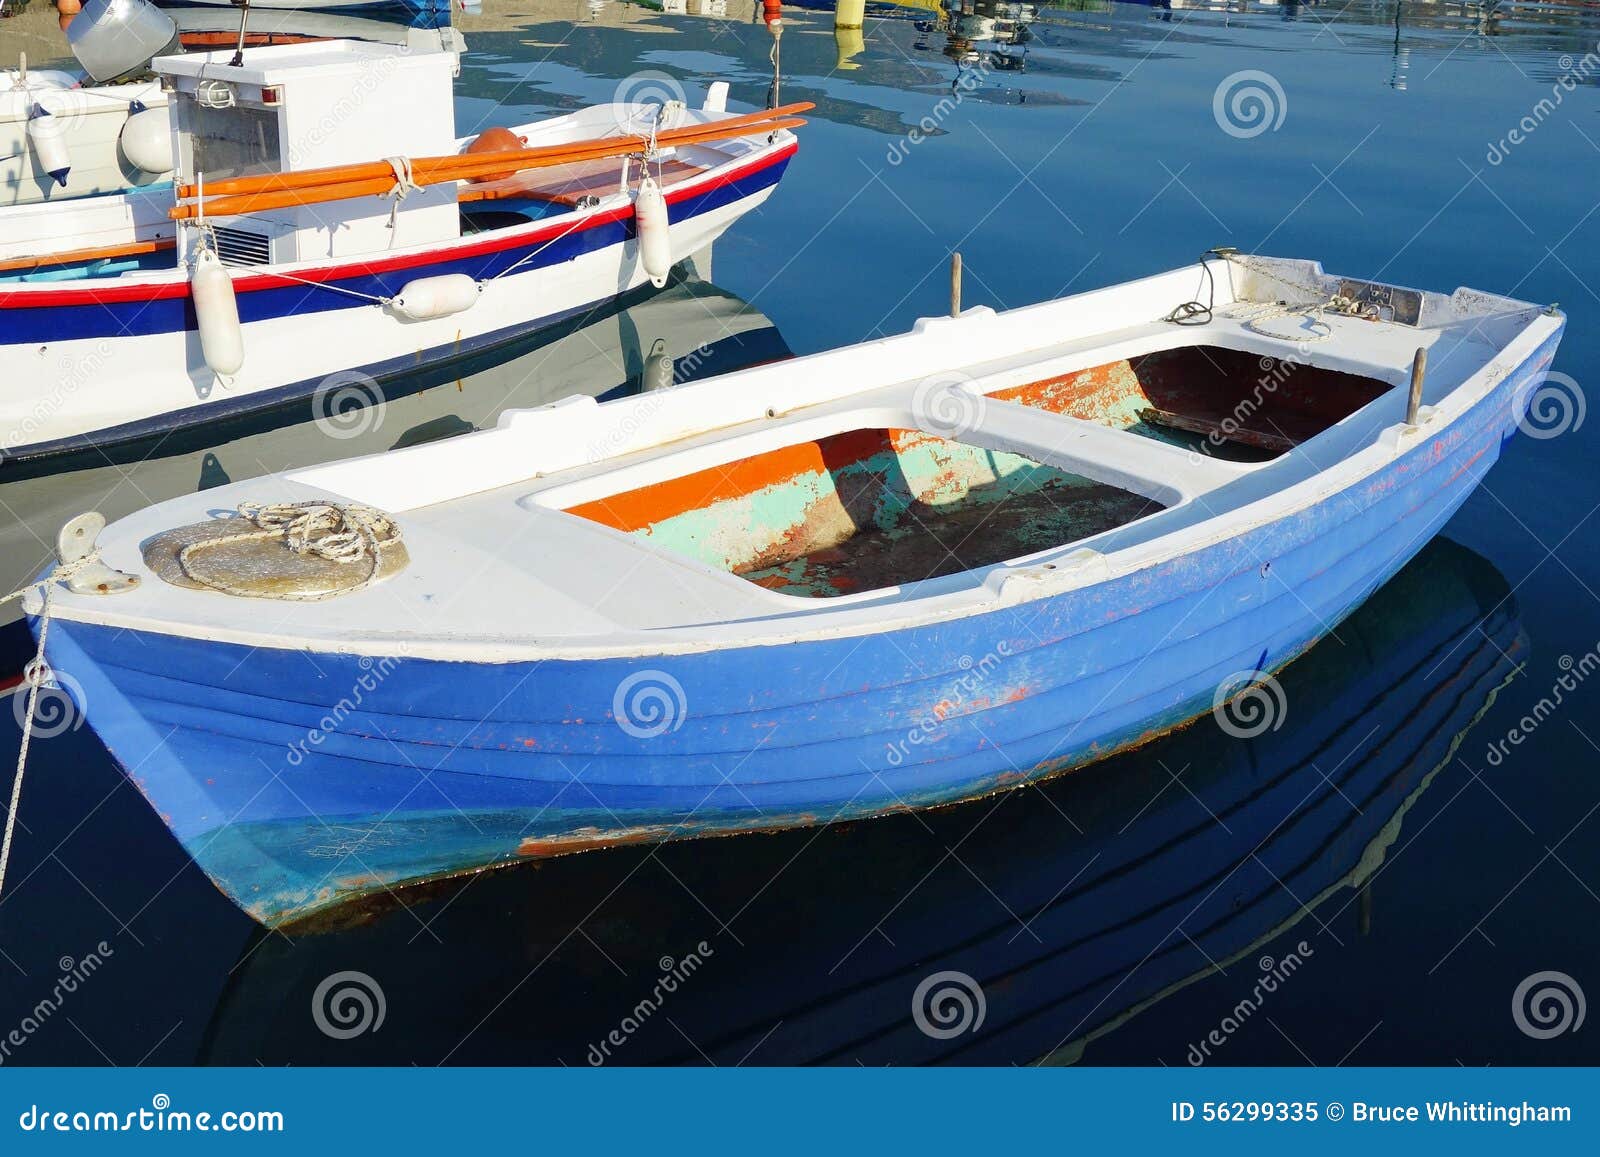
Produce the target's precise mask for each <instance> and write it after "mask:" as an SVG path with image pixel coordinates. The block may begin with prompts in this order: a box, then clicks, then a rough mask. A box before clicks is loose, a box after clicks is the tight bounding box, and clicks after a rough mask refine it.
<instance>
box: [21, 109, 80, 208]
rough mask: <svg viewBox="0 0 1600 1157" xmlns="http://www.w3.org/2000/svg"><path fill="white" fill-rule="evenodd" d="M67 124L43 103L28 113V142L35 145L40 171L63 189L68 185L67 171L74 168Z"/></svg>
mask: <svg viewBox="0 0 1600 1157" xmlns="http://www.w3.org/2000/svg"><path fill="white" fill-rule="evenodd" d="M66 131H67V130H66V125H65V124H64V122H62V121H60V120H57V119H56V117H55V116H54V115H52V114H51V112H50V110H49V109H47V108H45V107H44V105H42V104H37V103H36V104H35V105H34V106H33V110H32V111H31V112H29V113H28V143H29V144H31V145H32V146H33V157H34V160H35V162H37V164H38V166H39V171H40V172H41V173H44V174H46V175H48V176H49V178H50V179H51V180H52V181H54V182H55V183H56V184H58V185H60V186H61V187H62V188H63V189H65V188H66V187H67V173H68V172H69V171H70V170H71V169H72V151H71V150H70V149H68V148H67V141H66Z"/></svg>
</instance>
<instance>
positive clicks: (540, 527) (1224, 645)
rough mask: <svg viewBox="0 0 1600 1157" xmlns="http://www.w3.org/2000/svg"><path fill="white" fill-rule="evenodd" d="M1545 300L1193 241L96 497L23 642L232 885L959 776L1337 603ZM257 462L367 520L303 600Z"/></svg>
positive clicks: (1415, 545)
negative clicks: (840, 344) (765, 362)
mask: <svg viewBox="0 0 1600 1157" xmlns="http://www.w3.org/2000/svg"><path fill="white" fill-rule="evenodd" d="M1562 325H1563V319H1562V318H1561V317H1560V315H1559V314H1557V313H1555V312H1553V311H1550V310H1545V309H1543V308H1541V307H1539V306H1535V305H1531V304H1528V303H1523V302H1516V301H1511V300H1509V299H1505V298H1499V297H1493V296H1491V295H1486V294H1481V293H1477V292H1474V291H1470V290H1458V291H1457V292H1455V293H1454V294H1451V295H1443V294H1433V293H1418V292H1414V291H1410V290H1404V289H1400V288H1396V287H1391V286H1380V285H1373V284H1370V283H1366V282H1360V281H1353V280H1350V279H1345V278H1339V277H1334V276H1330V275H1328V274H1325V273H1324V272H1323V271H1322V270H1321V268H1320V267H1319V266H1317V265H1316V264H1315V263H1312V262H1304V261H1287V260H1276V259H1263V258H1246V257H1237V256H1232V255H1223V256H1216V257H1213V258H1210V259H1208V260H1207V261H1206V262H1205V263H1204V264H1203V265H1201V266H1199V267H1189V268H1186V269H1181V270H1177V271H1174V272H1172V273H1168V274H1163V275H1160V276H1157V277H1152V278H1148V279H1145V280H1143V281H1138V282H1134V283H1131V284H1128V285H1123V286H1117V287H1113V288H1109V289H1105V290H1100V291H1096V292H1093V293H1088V294H1083V295H1079V296H1077V297H1073V298H1068V299H1065V300H1062V301H1058V302H1050V303H1045V304H1043V305H1039V306H1034V307H1029V308H1026V309H1020V310H1014V311H1010V312H1008V313H1004V314H995V313H992V312H990V311H988V310H983V309H979V310H970V311H967V312H966V313H964V314H962V315H961V316H960V317H957V318H947V319H930V320H927V321H924V322H922V323H920V324H919V325H918V326H917V328H916V329H915V330H914V331H913V332H912V333H909V334H906V335H902V336H899V337H894V338H889V339H885V340H882V341H877V342H872V343H868V344H866V345H863V346H858V347H852V348H849V349H844V350H839V351H833V352H830V353H825V354H819V355H815V356H812V357H807V358H801V359H796V360H793V361H789V362H785V363H781V364H776V365H771V366H764V367H759V368H756V369H752V370H747V371H743V372H740V373H736V374H731V375H727V376H725V377H722V378H716V379H711V380H708V381H706V382H703V383H700V384H697V385H695V386H693V387H691V388H688V389H681V390H667V391H661V392H656V393H651V394H647V395H643V396H641V397H638V398H632V399H620V400H617V401H612V402H606V403H603V404H596V403H595V402H594V401H593V400H592V399H587V398H582V399H569V400H567V401H565V402H562V403H557V404H555V405H553V406H548V407H543V408H540V409H537V410H531V411H519V412H513V413H510V414H508V415H506V416H505V417H504V418H503V419H502V421H501V423H500V425H499V427H498V428H497V429H495V430H492V431H486V432H483V433H480V434H474V435H469V436H465V437H462V438H459V439H454V440H451V441H449V442H445V443H439V444H433V445H428V446H422V447H417V448H414V449H410V450H403V451H397V452H393V453H389V454H386V455H382V456H380V457H374V458H366V459H359V460H355V461H352V462H346V463H340V464H336V465H333V466H327V467H321V468H315V469H311V470H302V471H296V472H291V473H288V474H284V475H278V476H273V477H269V478H265V479H260V480H256V481H254V482H249V483H241V484H239V485H236V486H230V487H225V488H221V489H218V490H212V491H208V492H206V493H205V494H204V495H199V496H193V497H190V498H185V499H179V500H176V501H173V502H169V503H164V504H161V505H160V506H156V507H153V508H151V509H149V510H146V511H144V512H142V513H140V514H138V515H135V516H133V517H131V518H128V519H125V520H123V521H121V522H118V523H116V524H114V525H113V526H112V527H110V528H109V529H108V530H106V531H105V533H104V534H103V535H102V536H101V539H100V548H101V557H102V558H103V559H104V561H105V562H106V563H107V564H109V565H110V566H111V567H114V568H116V569H117V570H120V571H122V572H125V573H126V574H128V575H132V576H135V577H137V578H138V579H139V580H140V582H139V585H138V586H137V588H136V589H134V590H133V591H131V592H129V593H125V594H118V595H97V594H94V593H89V592H83V593H75V592H72V591H68V590H58V591H57V592H56V594H55V596H54V598H53V601H52V608H51V609H52V625H51V628H50V635H49V645H48V648H47V650H48V655H49V658H50V660H51V663H52V664H53V665H54V666H55V668H56V669H57V670H59V671H61V672H63V673H64V674H65V675H70V677H71V679H72V681H73V682H72V683H71V684H70V685H71V686H73V687H74V688H75V690H76V691H77V692H78V693H79V694H80V696H81V698H82V700H83V706H84V707H85V709H86V712H87V715H88V718H89V720H90V722H91V724H92V725H93V726H94V727H95V728H96V730H97V731H98V732H99V734H100V735H101V736H102V738H103V739H105V741H106V743H107V746H108V747H109V748H110V749H111V750H112V752H113V753H114V754H115V755H116V757H117V758H118V760H119V761H120V762H121V763H122V765H123V766H124V768H125V769H126V770H127V772H128V774H129V776H130V777H131V778H132V779H133V781H134V782H135V783H137V784H138V785H139V786H140V788H141V790H142V791H143V792H144V793H145V795H146V796H147V797H148V798H149V799H150V800H151V802H152V804H153V805H154V806H155V807H156V808H157V810H158V811H159V812H160V813H161V814H162V816H163V817H164V818H165V819H166V821H167V822H168V824H169V826H170V827H171V828H172V830H173V831H174V833H175V834H176V835H177V837H178V838H179V839H180V840H181V841H183V843H184V845H185V846H186V847H187V848H188V850H189V851H190V853H191V854H192V855H193V856H194V857H195V859H196V860H197V861H198V862H199V863H200V864H201V866H202V867H203V868H205V869H206V871H207V872H208V873H209V874H210V875H211V876H212V878H213V879H214V880H215V881H216V882H217V883H218V884H219V886H221V887H222V888H223V889H224V890H225V891H227V892H228V893H229V894H230V895H231V896H233V898H234V899H235V900H236V901H237V902H239V903H240V904H241V905H242V906H243V907H245V908H246V909H247V910H248V911H250V912H251V913H252V914H253V915H255V916H256V917H257V918H258V919H261V920H263V921H265V922H268V923H281V922H285V921H290V920H294V919H298V918H301V917H304V916H306V915H308V914H311V913H314V912H316V911H318V910H319V909H321V908H323V907H326V906H327V905H329V904H333V903H336V902H338V901H339V900H341V899H344V898H347V897H349V896H352V895H357V894H362V893H365V892H370V891H373V890H378V889H386V888H392V887H395V886H397V885H399V884H402V883H405V882H407V881H411V880H417V879H424V878H431V877H437V876H441V875H447V874H451V873H455V872H462V871H472V870H478V869H482V868H484V867H488V866H493V865H495V864H501V863H507V862H514V861H517V860H519V859H524V858H528V857H535V856H542V855H548V854H553V853H556V852H561V851H568V850H578V849H584V848H593V847H599V846H605V845H608V844H614V843H619V842H626V841H634V840H659V839H672V838H682V837H688V836H695V835H705V834H722V833H731V832H737V831H749V830H761V829H773V828H781V827H788V826H794V825H797V824H810V823H820V822H829V821H832V820H840V819H848V818H855V817H861V816H869V815H875V814H881V813H884V812H886V811H892V810H899V809H903V808H914V807H924V806H930V805H935V804H941V803H948V802H953V801H957V800H962V799H967V798H971V797H973V796H976V795H981V794H983V793H985V792H988V791H991V790H995V789H997V788H1001V787H1005V786H1009V785H1012V784H1016V783H1021V782H1026V781H1028V780H1030V779H1032V778H1035V777H1038V776H1042V775H1046V774H1050V773H1052V772H1056V771H1060V770H1062V769H1066V768H1070V767H1074V766H1078V765H1081V764H1083V763H1085V762H1087V761H1090V760H1093V759H1096V758H1099V757H1100V756H1103V755H1105V754H1108V753H1110V752H1112V751H1115V750H1119V749H1121V748H1124V747H1127V746H1130V745H1132V744H1135V743H1138V742H1140V741H1141V740H1143V739H1145V738H1148V737H1150V736H1152V735H1155V734H1158V733H1160V732H1162V731H1164V730H1167V729H1170V728H1172V727H1175V726H1178V725H1181V724H1182V723H1184V722H1186V721H1187V720H1189V719H1192V718H1193V717H1194V716H1196V715H1197V714H1200V713H1202V712H1204V711H1207V710H1210V709H1212V708H1213V706H1218V705H1223V704H1225V702H1226V700H1227V699H1228V698H1229V697H1230V696H1231V695H1233V694H1236V693H1238V692H1241V691H1246V690H1247V689H1248V688H1250V687H1251V686H1252V684H1253V683H1255V682H1258V681H1260V680H1262V679H1264V678H1266V677H1267V676H1268V675H1269V674H1270V672H1271V671H1273V670H1275V669H1277V668H1278V667H1280V666H1281V665H1282V664H1284V663H1286V662H1288V661H1290V660H1291V659H1293V658H1294V657H1295V656H1296V655H1298V654H1299V653H1301V652H1302V651H1304V650H1305V649H1306V648H1307V647H1309V646H1311V645H1312V644H1313V643H1314V642H1315V641H1316V640H1317V639H1318V638H1320V637H1322V636H1323V635H1324V634H1326V633H1327V632H1329V631H1331V630H1335V629H1336V627H1337V624H1338V623H1339V621H1340V620H1341V619H1342V618H1343V617H1344V616H1345V615H1347V614H1348V613H1349V612H1350V611H1352V610H1353V609H1354V608H1355V607H1356V606H1358V605H1359V604H1360V603H1361V602H1362V600H1363V599H1365V598H1366V596H1367V595H1368V594H1370V593H1371V592H1372V591H1373V590H1375V589H1376V588H1377V587H1378V586H1379V585H1380V584H1381V583H1383V582H1384V581H1385V579H1387V578H1388V577H1389V576H1390V575H1392V574H1393V573H1394V572H1395V571H1396V570H1397V569H1398V568H1399V567H1400V566H1401V565H1403V564H1404V562H1405V561H1407V560H1408V559H1409V558H1410V557H1411V556H1412V555H1413V554H1415V552H1416V551H1417V550H1418V549H1420V547H1421V546H1422V545H1423V544H1424V543H1426V542H1427V541H1428V540H1429V539H1430V538H1431V537H1432V535H1433V534H1434V533H1435V532H1436V531H1437V530H1438V529H1439V528H1440V527H1441V526H1442V525H1443V524H1444V522H1445V521H1446V520H1447V519H1448V518H1449V516H1450V515H1451V514H1452V513H1453V512H1454V511H1455V510H1456V509H1457V508H1458V507H1459V506H1460V504H1461V503H1462V502H1463V501H1464V500H1465V499H1466V497H1467V496H1468V495H1469V494H1470V493H1471V491H1472V489H1473V488H1474V486H1475V485H1476V483H1477V482H1478V481H1479V480H1480V479H1481V478H1482V476H1483V474H1484V473H1485V472H1486V471H1487V470H1488V469H1489V468H1490V466H1491V465H1492V464H1493V462H1494V460H1495V458H1496V457H1497V456H1498V453H1499V449H1500V446H1501V444H1502V442H1503V441H1504V439H1506V438H1507V437H1509V436H1510V435H1511V433H1513V432H1514V431H1515V429H1516V428H1517V424H1518V422H1519V421H1520V420H1521V419H1522V416H1523V413H1524V412H1525V410H1526V407H1527V405H1528V401H1529V397H1530V395H1531V394H1532V393H1533V392H1534V391H1535V390H1536V388H1537V386H1538V384H1539V382H1540V380H1541V378H1542V375H1543V373H1544V371H1545V370H1546V368H1547V367H1548V364H1549V361H1550V359H1551V357H1552V356H1553V354H1554V350H1555V347H1556V344H1557V342H1558V341H1559V338H1560V334H1561V329H1562ZM1419 351H1422V352H1421V354H1420V356H1419ZM1413 383H1415V390H1413ZM252 503H255V504H269V505H271V506H272V508H273V509H275V510H278V511H280V517H282V518H292V517H297V516H299V515H303V514H304V513H305V512H306V510H307V509H308V508H307V507H299V508H298V512H299V514H298V515H297V514H296V512H295V511H294V510H290V509H288V508H286V507H285V506H284V505H283V504H294V503H303V504H313V505H314V506H315V505H320V506H321V507H322V508H323V511H322V513H323V514H327V513H328V512H329V511H331V512H333V514H332V517H334V518H335V521H337V518H338V517H340V516H343V515H348V512H349V510H350V508H351V507H352V506H355V507H358V508H367V509H369V510H371V511H381V512H382V516H381V517H383V518H386V519H388V520H392V523H393V526H394V527H396V528H398V530H399V531H400V532H401V533H400V535H397V536H395V539H394V542H393V544H392V545H391V544H390V543H389V542H388V541H387V540H385V541H384V542H382V543H380V542H379V541H378V539H377V538H374V537H372V535H371V533H370V524H365V523H360V524H358V525H355V529H354V531H352V533H355V534H356V535H357V537H360V536H361V535H362V534H367V535H368V543H369V546H370V549H369V550H368V551H367V553H366V554H365V555H363V554H361V553H360V552H359V551H358V552H357V554H356V557H354V558H352V559H350V560H349V561H346V562H340V563H327V564H326V565H325V566H324V565H323V563H314V564H306V565H311V569H312V570H316V569H317V568H318V567H321V568H322V572H325V573H322V572H319V573H322V577H323V578H327V579H329V581H331V582H332V584H333V585H332V586H331V587H329V588H328V589H327V590H320V591H319V592H318V593H319V594H328V595H330V597H326V598H318V599H316V600H315V601H302V600H301V599H299V598H297V599H296V600H294V601H286V600H285V599H283V598H282V597H240V596H250V595H254V596H262V595H273V594H274V593H276V594H278V595H280V596H281V595H282V593H283V592H282V589H281V586H275V584H278V583H279V582H280V580H283V575H282V574H279V575H277V576H276V577H273V576H271V575H268V576H266V577H265V578H263V575H262V573H261V570H260V568H259V567H257V566H256V565H255V563H253V562H251V560H250V559H248V558H245V557H244V556H239V557H233V556H232V555H230V553H229V552H230V551H234V550H236V549H242V548H238V547H237V544H235V543H233V542H232V541H231V536H233V535H236V534H239V533H243V534H245V535H246V536H249V535H258V539H257V541H260V540H262V539H263V537H264V539H265V540H268V541H271V542H272V545H273V546H274V547H276V546H278V545H279V544H278V543H277V541H276V540H272V538H271V533H270V528H271V527H272V526H275V525H278V524H276V523H269V524H266V525H267V526H268V531H267V532H262V531H261V528H262V525H263V524H262V523H261V522H260V517H259V516H260V515H261V511H260V510H258V509H257V508H256V507H252V506H250V505H249V504H252ZM241 504H244V507H245V512H246V514H247V515H249V514H251V512H254V516H255V517H257V521H256V522H250V521H249V519H248V518H246V519H241V518H240V517H239V515H238V511H239V508H240V506H241ZM341 512H342V514H341ZM319 516H320V515H319ZM358 522H359V520H358ZM385 525H387V523H386V524H385ZM186 527H187V528H190V529H188V530H186V531H184V533H185V534H187V535H188V536H189V537H187V538H185V539H182V540H181V541H179V540H175V539H174V538H173V537H172V533H173V532H174V531H175V530H177V529H178V528H186ZM363 527H365V528H366V529H365V530H364V529H363ZM346 529H347V530H349V526H346ZM258 532H261V533H260V534H258ZM402 537H403V551H402V549H401V547H400V541H401V538H402ZM202 539H203V540H206V541H207V542H208V543H209V542H211V541H216V542H217V543H219V545H217V546H216V547H215V548H214V553H211V554H210V555H209V557H207V558H205V559H204V561H203V563H202V561H201V560H200V556H199V555H197V554H195V553H193V552H190V554H189V555H187V556H185V555H184V553H183V544H184V543H190V542H194V541H198V540H202ZM223 540H229V541H223ZM175 544H176V545H175ZM386 548H387V549H386ZM206 549H207V550H208V551H211V550H213V548H212V547H211V546H209V545H208V546H207V547H206ZM252 549H254V548H253V547H252ZM282 553H283V554H284V556H285V558H284V559H280V560H278V561H279V562H281V563H282V564H283V565H284V566H285V567H288V569H294V568H296V567H302V564H305V556H304V554H301V555H294V559H295V560H298V561H294V562H292V564H291V563H290V562H289V561H287V560H288V556H289V555H290V554H291V553H292V552H287V551H284V552H282ZM252 557H255V558H256V562H259V561H260V557H259V556H252ZM185 558H186V559H187V561H185ZM324 561H326V560H324ZM277 565H278V563H274V562H272V561H271V559H268V565H267V570H269V571H270V570H272V569H273V567H274V566H277ZM340 568H343V569H340ZM302 569H303V567H302ZM330 576H331V577H330ZM300 577H302V578H303V577H304V575H303V574H302V575H301V576H300ZM283 581H287V580H283ZM295 581H299V579H298V578H297V579H295ZM317 581H320V580H317ZM80 585H81V584H80ZM297 589H300V590H301V594H302V595H303V594H304V588H297ZM227 592H232V593H227ZM340 592H342V593H340ZM31 609H33V610H35V611H36V610H38V609H39V607H38V604H37V601H36V602H35V604H34V606H33V607H32V608H31Z"/></svg>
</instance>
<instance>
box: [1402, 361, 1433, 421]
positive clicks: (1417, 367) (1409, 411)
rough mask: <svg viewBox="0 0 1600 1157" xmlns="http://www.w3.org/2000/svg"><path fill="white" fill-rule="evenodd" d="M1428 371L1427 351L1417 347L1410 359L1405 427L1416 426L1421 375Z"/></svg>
mask: <svg viewBox="0 0 1600 1157" xmlns="http://www.w3.org/2000/svg"><path fill="white" fill-rule="evenodd" d="M1427 369H1428V350H1427V347H1426V346H1418V347H1417V354H1416V356H1415V357H1414V358H1412V359H1411V394H1410V396H1409V397H1407V398H1406V425H1408V426H1415V425H1416V424H1417V411H1418V410H1419V409H1421V408H1422V375H1423V374H1424V373H1426V372H1427Z"/></svg>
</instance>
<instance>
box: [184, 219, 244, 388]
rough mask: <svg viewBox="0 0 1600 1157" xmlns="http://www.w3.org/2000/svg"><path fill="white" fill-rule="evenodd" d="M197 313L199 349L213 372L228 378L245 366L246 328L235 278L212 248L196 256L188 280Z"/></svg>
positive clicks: (203, 250)
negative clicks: (235, 296)
mask: <svg viewBox="0 0 1600 1157" xmlns="http://www.w3.org/2000/svg"><path fill="white" fill-rule="evenodd" d="M189 292H190V293H191V294H193V296H194V313H195V317H196V318H198V319H199V322H200V352H201V354H202V355H203V356H204V357H205V359H206V365H208V366H210V367H211V370H212V372H213V373H216V374H218V375H220V376H221V377H224V378H227V377H231V376H233V375H234V374H236V373H238V372H239V367H240V366H242V365H244V330H243V329H242V328H241V327H240V325H239V303H238V301H237V300H235V298H234V296H233V278H231V277H229V276H228V271H227V270H226V269H224V268H223V267H222V262H221V261H220V260H219V259H218V258H217V255H216V254H215V253H214V252H212V251H211V250H210V249H202V250H201V251H200V255H199V256H198V257H196V258H195V262H194V275H193V276H192V277H191V278H190V279H189Z"/></svg>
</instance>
